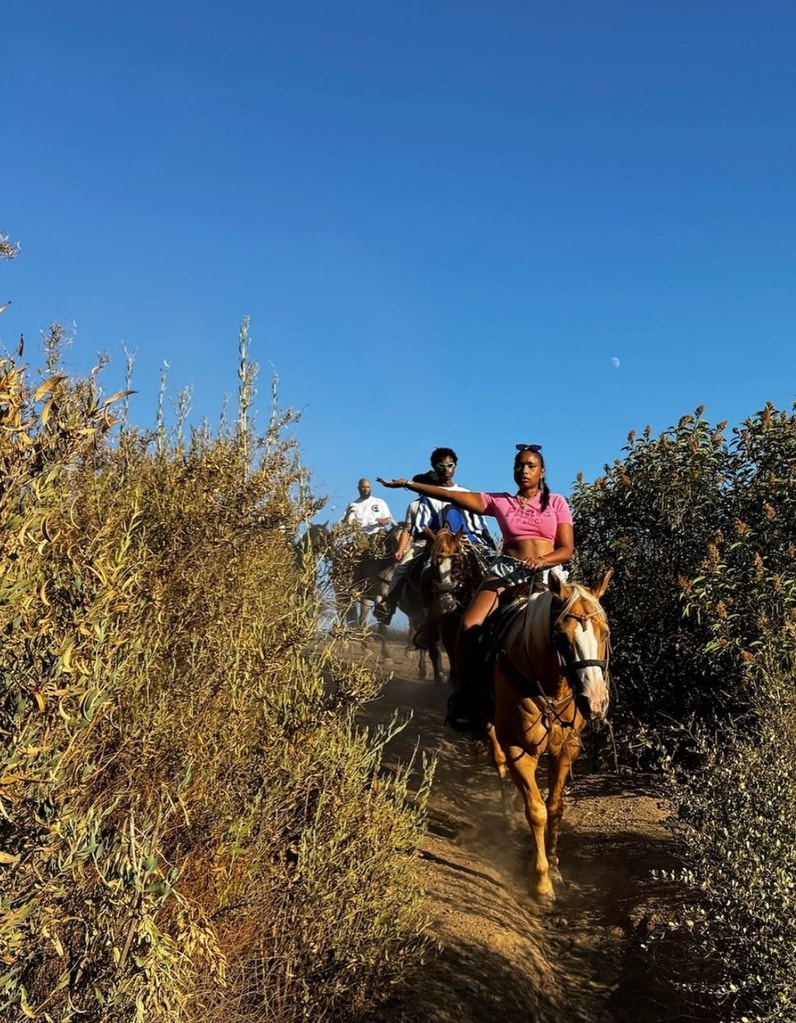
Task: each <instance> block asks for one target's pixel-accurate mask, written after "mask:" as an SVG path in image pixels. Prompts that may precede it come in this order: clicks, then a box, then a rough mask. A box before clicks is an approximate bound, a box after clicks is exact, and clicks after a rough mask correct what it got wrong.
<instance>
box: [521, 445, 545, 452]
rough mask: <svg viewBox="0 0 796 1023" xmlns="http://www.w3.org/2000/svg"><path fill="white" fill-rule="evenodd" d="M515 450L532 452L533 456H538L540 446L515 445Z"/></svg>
mask: <svg viewBox="0 0 796 1023" xmlns="http://www.w3.org/2000/svg"><path fill="white" fill-rule="evenodd" d="M516 448H517V450H518V451H533V453H534V454H538V453H539V452H540V451H541V450H542V445H541V444H517V445H516Z"/></svg>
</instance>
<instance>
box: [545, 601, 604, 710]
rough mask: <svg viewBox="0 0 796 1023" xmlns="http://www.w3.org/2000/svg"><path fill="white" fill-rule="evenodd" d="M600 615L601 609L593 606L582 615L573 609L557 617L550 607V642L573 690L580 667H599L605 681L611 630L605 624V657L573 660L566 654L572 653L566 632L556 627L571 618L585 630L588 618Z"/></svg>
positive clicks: (553, 609) (601, 613) (553, 608)
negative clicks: (591, 609)
mask: <svg viewBox="0 0 796 1023" xmlns="http://www.w3.org/2000/svg"><path fill="white" fill-rule="evenodd" d="M601 615H602V616H603V617H604V615H603V612H602V610H601V609H599V608H595V609H594V610H593V611H589V612H588V613H587V614H582V615H577V614H575V613H574V611H566V610H565V611H563V612H562V613H560V614H559V615H558V617H556V610H555V607H551V609H550V617H551V626H550V627H551V637H550V642H551V643H552V646H553V649H554V650H555V652H556V654H557V656H558V660H559V664H560V665H561V668H562V670H563V672H564V675H565V676H566V679H567V682H569V684H570V686H571V687H572V690H573V692H574V690H575V685H576V679H577V672H579V671H580V670H581V669H582V668H599V669H600V671H602V673H603V675H604V676H605V678H606V681H607V679H608V662H609V660H610V657H611V632H610V629H607V625H606V629H607V635H606V641H605V657H603V658H596V657H586V658H582V659H580V660H575V659H574V658H573V659H572V660H570V659H569V657H568V656H567V655H571V654H572V646H571V644H570V642H569V637H568V636H567V634H566V632H564V631H563V629H560V628H558V626H559V625H560V624H561V623H562V622H564V621H566V620H567V619H568V618H571V619H572V620H574V621H576V622H578V624H579V625H580V627H581V628H582V629H583V631H584V632H585V631H586V624H587V622H588V621H589V620H590V619H592V618H597V617H599V616H601Z"/></svg>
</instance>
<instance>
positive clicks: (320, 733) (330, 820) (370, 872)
mask: <svg viewBox="0 0 796 1023" xmlns="http://www.w3.org/2000/svg"><path fill="white" fill-rule="evenodd" d="M61 343H62V335H61V332H60V331H59V330H58V329H57V328H54V329H53V330H52V332H51V334H50V336H49V337H48V338H47V339H46V343H45V357H44V365H43V366H42V370H41V372H40V373H38V374H37V373H34V372H33V371H32V370H31V368H30V367H29V366H28V365H26V364H25V363H24V362H23V361H22V358H21V356H20V357H16V356H14V357H12V356H7V357H6V358H5V359H4V360H3V361H2V362H0V479H1V480H2V484H0V521H2V531H0V630H1V631H2V636H3V643H2V645H1V646H0V672H1V673H2V693H1V700H0V728H2V734H3V738H4V743H3V748H2V752H1V753H0V756H1V757H2V763H1V764H0V811H2V820H1V821H0V958H2V963H3V969H2V975H0V1007H1V1008H2V1013H3V1018H5V1019H20V1020H21V1019H24V1018H35V1019H41V1020H59V1021H69V1020H75V1021H76V1020H85V1021H91V1020H95V1021H99V1020H130V1019H138V1020H146V1021H147V1023H156V1021H159V1020H160V1021H164V1023H165V1021H169V1023H174V1021H177V1020H191V1021H193V1020H196V1021H198V1020H203V1021H204V1020H207V1019H213V1020H215V1021H224V1020H235V1021H240V1020H247V1019H252V1020H254V1019H256V1020H258V1021H264V1020H269V1019H271V1020H279V1021H280V1023H286V1021H290V1020H299V1019H307V1020H309V1019H311V1020H313V1021H318V1020H323V1019H343V1018H345V1019H357V1018H358V1017H359V1016H360V1014H363V1018H372V1016H371V1015H370V1013H371V1012H372V1011H373V1006H374V1004H375V1003H376V1002H377V1001H378V998H379V997H383V996H384V995H385V994H387V993H388V992H389V989H390V983H391V981H392V980H393V979H394V978H395V977H396V976H397V975H400V972H401V970H403V969H405V968H407V967H408V966H409V965H411V962H412V960H413V956H414V954H415V953H416V952H419V950H420V948H421V945H422V943H421V941H420V939H419V937H418V935H419V933H420V932H421V929H422V927H421V919H420V916H419V912H420V905H421V904H420V898H419V896H420V893H419V892H418V890H417V885H416V883H415V881H414V879H413V868H412V860H411V857H409V856H407V851H408V850H410V849H411V848H412V847H413V846H414V845H415V843H416V841H417V837H418V834H419V830H420V828H421V825H422V793H421V798H420V799H419V800H418V799H417V798H416V797H415V796H414V795H413V797H412V799H411V800H410V799H409V797H408V794H407V786H406V777H405V775H401V774H400V773H399V774H398V775H397V776H395V775H394V776H392V777H391V778H390V779H389V780H386V779H384V778H381V777H380V775H379V766H380V760H381V752H382V748H383V745H384V742H385V739H386V737H387V736H388V734H389V730H388V731H387V732H385V733H384V734H377V735H368V734H367V733H364V732H362V731H360V730H358V729H357V728H356V727H355V726H354V722H353V712H354V710H355V709H356V707H357V706H358V705H360V704H361V702H362V701H363V700H365V699H366V698H368V697H371V696H372V695H373V694H374V693H375V692H377V690H378V687H379V684H380V683H379V681H378V679H376V678H375V677H374V675H373V674H372V673H371V672H369V671H366V670H364V669H362V668H358V667H356V666H351V665H349V664H344V663H342V662H341V661H340V660H339V659H337V658H336V657H335V654H334V649H333V647H332V646H331V645H319V644H318V643H317V642H316V624H317V614H318V610H319V608H318V599H319V598H318V596H317V594H316V590H315V586H314V577H313V575H312V572H313V567H312V566H308V567H307V568H306V574H304V575H302V573H301V572H300V571H299V570H298V568H297V566H296V558H295V551H294V547H293V542H294V538H295V535H296V531H297V527H298V525H299V522H300V521H301V520H302V519H303V518H306V517H308V516H309V515H311V514H312V513H313V512H314V511H316V510H317V508H318V502H317V501H315V499H314V498H313V497H312V495H311V494H310V493H309V490H308V487H307V481H306V479H305V475H304V472H303V470H302V468H301V466H300V463H299V459H298V452H297V451H296V449H295V447H294V445H293V444H292V443H291V442H290V441H289V440H287V439H285V437H284V436H283V431H284V428H285V426H286V425H287V424H288V423H289V422H290V421H291V420H292V418H293V417H292V414H291V413H285V414H280V413H279V411H278V410H277V409H276V408H274V409H273V414H272V416H271V421H270V423H269V425H268V428H267V430H266V431H265V433H264V434H262V435H258V434H257V433H256V432H255V430H254V428H253V425H252V422H251V419H250V416H251V407H252V401H253V397H254V373H255V367H254V366H253V365H252V364H251V362H250V360H249V357H248V340H247V333H246V329H245V325H244V329H243V330H242V332H241V339H240V380H241V384H240V393H239V395H238V405H237V411H236V416H235V419H234V422H231V423H222V424H221V425H220V426H219V428H218V429H215V430H211V429H210V428H209V427H208V426H203V427H201V428H198V429H196V428H188V427H187V425H186V424H185V422H184V421H183V419H182V417H181V416H180V415H178V421H177V423H176V425H175V427H174V429H173V430H171V431H167V429H166V428H165V426H164V423H163V417H162V416H161V417H160V421H159V422H158V425H157V428H156V429H155V430H154V431H152V432H150V433H142V432H140V431H138V430H136V429H133V428H130V427H128V426H127V425H126V424H125V423H124V422H117V419H118V417H119V416H121V417H122V418H123V417H124V414H125V402H126V400H127V397H128V395H127V393H126V392H122V393H119V394H115V395H111V396H109V397H104V396H103V395H102V391H101V389H100V377H101V372H100V371H99V369H98V371H97V372H95V373H92V374H90V376H89V377H88V378H87V379H78V380H74V379H70V378H69V377H68V376H67V375H66V374H65V373H64V371H63V370H62V369H61V368H60V361H59V356H60V347H61ZM178 405H180V407H181V408H182V409H183V411H184V409H185V401H184V399H183V401H182V403H178Z"/></svg>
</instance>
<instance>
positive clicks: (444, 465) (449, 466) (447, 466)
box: [434, 462, 456, 469]
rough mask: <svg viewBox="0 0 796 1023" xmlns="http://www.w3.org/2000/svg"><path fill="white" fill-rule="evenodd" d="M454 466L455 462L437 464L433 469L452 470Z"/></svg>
mask: <svg viewBox="0 0 796 1023" xmlns="http://www.w3.org/2000/svg"><path fill="white" fill-rule="evenodd" d="M455 465H456V463H455V462H437V464H436V465H435V466H434V468H435V469H453V468H454V466H455Z"/></svg>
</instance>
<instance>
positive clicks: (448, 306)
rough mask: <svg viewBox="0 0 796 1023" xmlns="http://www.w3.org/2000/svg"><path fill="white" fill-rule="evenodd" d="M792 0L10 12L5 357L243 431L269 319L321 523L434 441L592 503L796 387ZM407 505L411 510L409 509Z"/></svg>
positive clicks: (0, 191)
mask: <svg viewBox="0 0 796 1023" xmlns="http://www.w3.org/2000/svg"><path fill="white" fill-rule="evenodd" d="M794 40H796V4H794V3H793V0H781V2H774V0H756V2H754V3H753V2H751V0H687V2H685V0H665V2H658V0H642V2H638V0H634V2H631V0H601V2H595V0H559V2H557V3H539V2H537V0H504V2H500V0H495V2H493V3H489V4H487V3H484V2H468V0H456V2H454V0H422V2H419V0H401V2H400V3H396V2H393V3H391V2H374V0H367V2H365V0H342V2H338V3H331V2H329V0H291V2H289V3H285V2H282V3H278V4H277V3H272V2H270V0H257V2H254V0H251V2H250V0H227V2H226V3H224V4H217V3H215V4H209V3H206V2H204V0H194V2H191V3H188V2H187V0H160V2H158V3H155V2H153V0H137V2H135V3H129V2H122V0H119V2H113V3H109V2H107V0H103V2H99V0H71V2H69V3H67V2H65V0H62V2H57V0H51V2H47V3H46V2H43V0H26V2H22V0H17V2H16V3H14V2H11V3H7V4H4V5H3V15H2V27H1V28H0V55H1V56H0V59H1V60H2V70H3V78H4V82H3V86H2V97H3V98H2V103H1V104H0V110H2V119H1V120H0V124H1V125H2V138H3V145H2V150H3V155H2V160H0V230H2V231H3V232H4V233H5V234H7V235H9V236H10V237H11V239H12V240H19V241H20V242H21V243H22V251H21V253H20V255H19V257H18V258H17V260H15V261H14V262H13V263H10V264H4V265H2V266H0V304H2V303H3V302H4V301H6V300H7V299H11V300H12V305H11V306H10V307H9V308H8V309H7V310H6V312H5V313H4V314H3V316H2V317H1V318H0V340H2V342H3V343H4V344H6V345H7V346H8V347H9V348H14V347H15V346H16V343H17V340H18V337H19V334H20V333H21V332H24V334H25V337H26V343H27V353H28V355H29V356H31V361H34V362H35V354H36V352H35V341H36V338H37V336H38V334H39V332H40V331H42V330H44V329H46V327H47V325H48V324H49V322H50V321H52V320H56V321H59V322H62V323H65V324H69V325H73V326H74V332H75V337H74V341H73V343H72V346H71V349H70V352H69V365H70V366H71V368H73V369H74V370H75V371H84V370H85V369H87V368H88V367H90V366H91V365H92V364H93V362H94V360H95V358H96V355H97V353H98V352H100V351H107V352H108V353H109V354H110V355H111V358H112V360H113V361H112V366H111V370H110V372H109V373H106V375H105V377H104V378H103V379H104V380H105V386H106V390H107V391H110V390H111V389H112V388H114V389H115V387H117V386H119V385H120V384H121V383H122V382H123V369H124V356H123V351H122V344H124V345H125V346H126V347H127V348H128V349H131V350H133V351H135V352H136V353H137V356H136V371H135V379H134V385H135V386H136V387H137V389H138V391H139V394H138V395H137V396H136V397H135V398H134V399H133V404H132V418H133V420H134V421H135V422H137V423H140V424H141V425H143V426H149V425H151V424H152V423H153V421H154V417H155V408H156V395H157V388H158V379H159V374H160V372H161V369H162V367H163V365H164V363H168V365H169V367H170V368H169V375H168V380H169V386H170V390H171V393H172V395H173V394H175V393H176V392H177V391H178V390H179V389H181V388H184V387H187V386H190V387H192V389H193V409H194V415H195V417H197V418H199V417H202V416H207V417H208V418H209V419H210V420H211V421H213V422H215V421H217V419H218V416H219V414H220V411H221V408H222V404H223V399H224V396H225V395H233V394H234V392H235V387H236V382H237V380H236V349H237V331H238V325H239V323H240V321H241V320H242V318H243V317H244V316H246V315H248V316H250V317H251V336H252V341H253V354H254V357H255V359H256V361H257V362H259V364H260V366H261V377H260V399H259V409H260V412H259V419H260V422H261V424H262V425H263V426H265V424H266V422H267V417H268V411H269V406H270V390H271V375H272V374H273V373H274V372H275V373H276V374H277V375H278V377H279V393H280V399H281V403H282V405H283V406H290V407H293V408H296V409H298V410H300V411H301V413H302V421H301V423H300V424H299V426H298V427H296V429H295V433H296V435H297V437H298V439H299V440H300V442H301V446H302V451H303V457H304V461H305V462H306V464H307V465H308V466H309V467H310V469H311V470H312V473H313V476H314V479H315V482H316V486H317V489H318V490H319V491H320V492H321V493H324V494H328V495H329V498H330V500H329V510H327V512H326V513H325V515H323V516H321V517H322V518H324V517H332V518H334V517H337V516H339V514H341V513H342V510H343V508H344V506H345V504H346V502H347V501H348V500H350V499H352V498H353V497H355V496H356V481H357V479H358V478H359V477H360V476H363V475H365V476H370V477H375V476H376V475H383V476H385V475H386V476H393V475H411V474H412V473H414V472H418V471H420V470H422V469H424V468H426V465H427V458H428V454H429V453H430V451H431V449H432V448H433V447H435V446H437V445H450V446H453V447H454V448H455V449H456V451H457V452H458V454H459V472H458V477H457V478H458V480H459V482H461V483H464V484H465V485H467V486H470V487H473V488H477V489H497V490H500V489H504V488H511V487H512V479H511V463H512V459H513V454H514V445H515V443H516V442H520V441H522V442H535V443H541V444H543V445H544V453H545V456H546V459H547V463H548V481H549V482H550V484H551V486H552V489H554V490H558V491H560V492H563V493H565V494H568V493H569V492H570V489H571V485H572V482H573V481H574V478H575V476H576V474H577V473H578V472H580V471H582V472H583V473H584V475H585V476H586V478H587V479H588V480H592V479H594V478H595V477H596V476H598V475H599V474H600V472H601V471H602V468H603V465H604V464H605V463H610V462H612V461H613V460H614V459H615V458H616V457H619V456H621V451H622V446H623V445H624V443H625V441H626V437H627V434H628V432H629V431H630V430H631V429H635V430H642V429H643V428H644V427H645V426H646V425H647V424H650V425H651V426H652V428H653V430H654V431H655V432H656V433H658V432H660V431H661V430H663V429H666V428H667V427H668V426H671V425H673V424H674V423H676V422H677V420H678V419H679V418H680V417H681V416H682V415H683V414H686V413H690V412H693V410H694V409H695V407H696V406H697V405H701V404H704V405H705V406H706V412H705V414H706V416H707V418H708V419H709V420H710V421H711V422H712V423H717V422H718V421H720V420H722V419H728V420H729V421H730V424H731V425H734V424H737V423H739V422H740V421H741V420H743V419H744V418H745V417H746V416H748V415H751V414H753V413H754V412H756V411H757V410H758V409H760V408H761V407H762V406H763V404H764V403H765V402H766V401H772V402H773V403H774V404H775V405H777V406H778V407H779V408H788V409H789V408H790V407H791V405H792V403H793V401H794V397H796V385H795V384H794V371H793V368H794V361H796V360H794V356H793V347H794V339H795V338H796V290H795V289H794V283H795V281H796V60H794ZM374 493H376V494H379V495H380V496H383V497H387V498H388V499H389V500H390V501H391V503H392V504H393V512H394V513H395V514H396V515H399V516H400V513H401V512H402V511H403V506H404V504H405V495H403V494H398V495H397V496H396V495H394V494H390V493H388V492H385V491H382V490H381V489H380V488H379V487H378V486H376V487H374Z"/></svg>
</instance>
